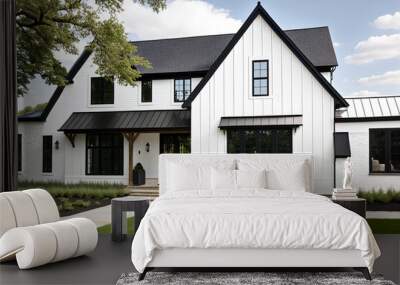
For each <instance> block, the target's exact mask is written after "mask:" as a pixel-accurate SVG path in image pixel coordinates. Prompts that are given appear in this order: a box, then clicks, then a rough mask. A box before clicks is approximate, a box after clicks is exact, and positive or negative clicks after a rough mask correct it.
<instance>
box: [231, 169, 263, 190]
mask: <svg viewBox="0 0 400 285" xmlns="http://www.w3.org/2000/svg"><path fill="white" fill-rule="evenodd" d="M236 180H237V187H238V188H267V171H266V170H265V169H263V170H236Z"/></svg>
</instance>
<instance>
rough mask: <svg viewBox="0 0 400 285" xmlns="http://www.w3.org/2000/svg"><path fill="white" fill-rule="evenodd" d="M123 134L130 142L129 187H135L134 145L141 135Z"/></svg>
mask: <svg viewBox="0 0 400 285" xmlns="http://www.w3.org/2000/svg"><path fill="white" fill-rule="evenodd" d="M122 134H123V135H124V137H125V138H126V140H127V141H128V155H129V158H128V186H133V173H132V171H133V143H134V142H135V140H136V139H137V137H138V136H139V133H134V132H127V133H122Z"/></svg>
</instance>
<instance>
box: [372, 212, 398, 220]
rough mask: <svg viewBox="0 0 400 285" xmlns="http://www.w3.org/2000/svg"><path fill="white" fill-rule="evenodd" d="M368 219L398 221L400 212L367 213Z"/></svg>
mask: <svg viewBox="0 0 400 285" xmlns="http://www.w3.org/2000/svg"><path fill="white" fill-rule="evenodd" d="M367 218H368V219H400V212H398V211H395V212H389V211H368V212H367Z"/></svg>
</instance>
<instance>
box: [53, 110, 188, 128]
mask: <svg viewBox="0 0 400 285" xmlns="http://www.w3.org/2000/svg"><path fill="white" fill-rule="evenodd" d="M189 129H190V111H187V110H152V111H114V112H82V113H72V115H71V116H70V117H69V118H68V120H67V121H66V122H65V123H64V124H63V125H62V127H61V128H60V129H59V130H58V131H62V132H65V133H87V132H96V131H102V132H124V131H129V132H155V131H157V132H158V131H168V130H174V131H177V130H181V131H186V130H189Z"/></svg>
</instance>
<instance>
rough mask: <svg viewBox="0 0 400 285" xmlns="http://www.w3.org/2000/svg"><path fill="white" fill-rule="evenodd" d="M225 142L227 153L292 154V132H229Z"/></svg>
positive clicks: (257, 130) (248, 130)
mask: <svg viewBox="0 0 400 285" xmlns="http://www.w3.org/2000/svg"><path fill="white" fill-rule="evenodd" d="M227 142H228V153H292V130H291V129H246V130H230V131H228V139H227Z"/></svg>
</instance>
